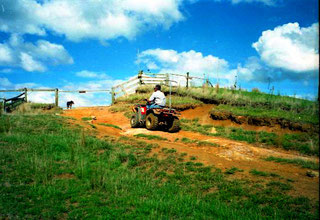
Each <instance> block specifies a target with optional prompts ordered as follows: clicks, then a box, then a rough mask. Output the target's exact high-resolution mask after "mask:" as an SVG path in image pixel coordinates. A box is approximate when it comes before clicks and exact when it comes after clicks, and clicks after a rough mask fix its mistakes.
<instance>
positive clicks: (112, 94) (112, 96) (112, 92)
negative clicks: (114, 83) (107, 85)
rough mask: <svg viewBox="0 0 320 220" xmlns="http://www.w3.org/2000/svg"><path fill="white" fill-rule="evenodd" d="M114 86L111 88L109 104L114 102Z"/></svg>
mask: <svg viewBox="0 0 320 220" xmlns="http://www.w3.org/2000/svg"><path fill="white" fill-rule="evenodd" d="M114 95H115V94H114V88H113V87H112V88H111V105H114V102H115V97H114Z"/></svg>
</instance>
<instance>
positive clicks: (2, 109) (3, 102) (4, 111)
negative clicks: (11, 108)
mask: <svg viewBox="0 0 320 220" xmlns="http://www.w3.org/2000/svg"><path fill="white" fill-rule="evenodd" d="M5 103H6V102H5V99H3V101H2V108H1V110H0V111H1V113H6V108H5ZM0 115H1V114H0Z"/></svg>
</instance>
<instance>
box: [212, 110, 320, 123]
mask: <svg viewBox="0 0 320 220" xmlns="http://www.w3.org/2000/svg"><path fill="white" fill-rule="evenodd" d="M212 111H215V112H227V113H229V114H233V115H237V116H238V115H239V116H251V117H259V118H261V117H265V118H281V119H286V120H290V121H293V122H302V123H310V124H315V125H319V115H318V113H319V112H318V109H317V108H316V106H315V108H306V109H304V108H302V109H299V110H297V109H292V110H283V109H281V108H272V109H269V108H267V107H265V106H255V107H253V106H231V105H219V106H216V107H214V108H213V109H212Z"/></svg>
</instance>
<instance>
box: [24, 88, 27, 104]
mask: <svg viewBox="0 0 320 220" xmlns="http://www.w3.org/2000/svg"><path fill="white" fill-rule="evenodd" d="M24 99H25V100H26V102H28V89H27V88H24Z"/></svg>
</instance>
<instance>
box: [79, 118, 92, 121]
mask: <svg viewBox="0 0 320 220" xmlns="http://www.w3.org/2000/svg"><path fill="white" fill-rule="evenodd" d="M81 120H82V121H91V120H92V118H91V117H83V118H81Z"/></svg>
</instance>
